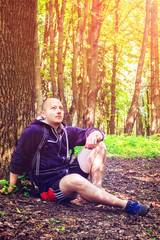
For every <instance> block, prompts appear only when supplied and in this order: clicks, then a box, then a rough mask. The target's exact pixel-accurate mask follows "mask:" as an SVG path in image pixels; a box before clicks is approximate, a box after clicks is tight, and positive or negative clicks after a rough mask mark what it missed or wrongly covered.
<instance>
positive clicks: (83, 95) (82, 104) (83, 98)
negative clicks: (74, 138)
mask: <svg viewBox="0 0 160 240" xmlns="http://www.w3.org/2000/svg"><path fill="white" fill-rule="evenodd" d="M87 16H88V0H85V4H84V18H83V19H84V21H83V26H82V29H81V35H82V62H83V63H82V69H83V73H82V74H83V76H82V81H81V90H80V95H79V104H78V112H77V115H78V126H79V127H85V126H84V121H83V120H84V113H85V109H86V107H87V86H88V84H87V47H86V35H85V34H86V24H87Z"/></svg>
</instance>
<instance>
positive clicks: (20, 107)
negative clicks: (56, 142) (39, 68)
mask: <svg viewBox="0 0 160 240" xmlns="http://www.w3.org/2000/svg"><path fill="white" fill-rule="evenodd" d="M1 4H2V5H1V8H0V14H1V23H2V24H1V27H2V40H3V41H1V42H0V44H1V46H0V49H1V54H0V62H1V64H0V82H1V84H0V99H1V101H0V129H1V131H0V159H1V160H0V169H1V170H0V178H3V177H5V178H6V177H7V175H8V171H9V160H10V157H11V153H12V151H13V149H14V148H15V146H16V144H17V139H18V138H19V135H20V133H21V132H22V130H23V129H24V127H25V126H26V125H28V124H29V123H30V121H31V120H32V119H33V118H34V116H35V81H34V72H35V66H34V51H33V49H34V36H35V27H36V23H35V14H34V13H35V11H36V4H35V1H33V0H19V1H9V0H2V1H1ZM2 6H3V7H2Z"/></svg>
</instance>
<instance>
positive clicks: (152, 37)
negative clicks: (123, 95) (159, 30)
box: [151, 4, 156, 135]
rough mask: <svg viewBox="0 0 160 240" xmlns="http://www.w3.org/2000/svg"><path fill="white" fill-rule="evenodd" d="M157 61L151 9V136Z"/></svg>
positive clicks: (154, 113)
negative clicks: (155, 59) (155, 58)
mask: <svg viewBox="0 0 160 240" xmlns="http://www.w3.org/2000/svg"><path fill="white" fill-rule="evenodd" d="M154 89H155V61H154V13H153V4H152V8H151V135H153V134H155V133H156V109H155V94H154Z"/></svg>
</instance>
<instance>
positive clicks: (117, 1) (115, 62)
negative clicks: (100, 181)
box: [110, 0, 120, 134]
mask: <svg viewBox="0 0 160 240" xmlns="http://www.w3.org/2000/svg"><path fill="white" fill-rule="evenodd" d="M119 2H120V0H116V2H115V43H114V52H113V69H112V83H111V117H110V134H115V109H116V108H115V100H116V96H115V87H116V66H117V43H116V40H117V34H118V6H119Z"/></svg>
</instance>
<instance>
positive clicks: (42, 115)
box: [40, 111, 46, 119]
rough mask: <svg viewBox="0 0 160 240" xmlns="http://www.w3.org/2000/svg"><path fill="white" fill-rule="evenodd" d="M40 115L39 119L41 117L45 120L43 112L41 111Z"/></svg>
mask: <svg viewBox="0 0 160 240" xmlns="http://www.w3.org/2000/svg"><path fill="white" fill-rule="evenodd" d="M40 114H41V117H43V119H45V118H46V116H45V113H44V111H41V112H40Z"/></svg>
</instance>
